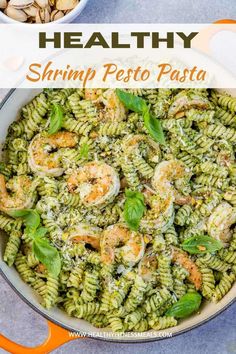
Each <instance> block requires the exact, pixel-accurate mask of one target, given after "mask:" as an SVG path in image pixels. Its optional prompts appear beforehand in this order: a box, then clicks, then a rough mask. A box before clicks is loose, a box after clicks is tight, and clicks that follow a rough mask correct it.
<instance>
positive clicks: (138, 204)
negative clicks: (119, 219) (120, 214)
mask: <svg viewBox="0 0 236 354" xmlns="http://www.w3.org/2000/svg"><path fill="white" fill-rule="evenodd" d="M125 196H126V200H125V207H124V219H125V221H126V223H127V225H128V227H129V228H130V229H131V230H134V231H137V230H138V228H139V224H140V220H141V219H142V217H143V214H144V212H145V210H146V206H145V204H144V196H143V194H142V193H140V192H135V191H131V190H129V189H126V190H125Z"/></svg>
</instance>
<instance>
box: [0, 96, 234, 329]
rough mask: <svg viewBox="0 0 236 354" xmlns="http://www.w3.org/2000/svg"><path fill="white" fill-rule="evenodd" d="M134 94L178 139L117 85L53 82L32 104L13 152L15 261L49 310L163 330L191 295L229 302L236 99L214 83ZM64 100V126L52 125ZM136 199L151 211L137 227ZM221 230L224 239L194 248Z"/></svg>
mask: <svg viewBox="0 0 236 354" xmlns="http://www.w3.org/2000/svg"><path fill="white" fill-rule="evenodd" d="M125 92H130V93H132V94H134V95H135V96H136V97H138V98H142V99H143V100H144V102H145V105H146V106H145V107H148V108H149V110H150V112H151V115H152V116H153V117H154V118H155V117H157V118H158V119H159V123H160V125H161V126H162V128H163V132H164V135H165V141H166V142H165V144H161V143H160V144H159V143H158V142H157V141H156V140H154V138H153V137H152V136H151V135H149V130H148V128H147V126H146V125H145V124H144V119H143V116H142V112H140V111H139V110H137V112H132V111H131V110H128V109H127V108H126V107H125V106H124V104H123V103H122V102H121V100H120V99H119V97H118V95H117V94H116V91H115V90H112V89H50V90H44V92H42V93H40V94H39V95H37V96H36V97H35V98H34V99H33V100H32V101H31V102H30V103H28V104H27V105H26V106H25V107H23V108H22V111H21V117H20V119H19V120H18V121H15V122H14V123H12V124H11V125H10V127H9V130H8V134H7V137H6V141H5V146H4V150H5V154H4V161H2V162H0V229H2V230H3V231H4V232H5V233H6V234H7V235H8V236H9V237H8V242H7V243H6V248H5V252H4V261H5V262H6V263H7V264H8V265H9V266H13V265H14V266H15V268H16V270H17V271H18V273H19V275H20V276H21V278H22V279H23V281H24V282H26V283H28V284H29V285H30V286H31V287H32V288H33V289H34V290H35V291H36V292H37V293H38V294H39V296H40V297H41V299H42V300H41V303H42V305H43V306H45V307H46V308H47V309H48V310H49V309H50V308H52V307H53V306H58V307H60V308H61V309H63V310H64V311H66V313H67V314H68V315H69V316H73V317H76V318H78V319H84V320H86V321H89V322H90V323H91V324H92V325H93V326H95V327H98V328H103V327H107V326H108V327H110V328H111V329H112V330H113V331H119V332H124V331H137V332H143V331H147V330H149V329H154V330H162V329H166V328H170V327H173V326H176V324H177V318H175V317H173V316H168V313H166V312H167V311H168V310H169V309H170V308H171V306H172V305H173V304H175V303H176V301H178V300H179V299H181V298H182V297H183V296H184V295H185V296H186V295H189V294H193V293H196V291H198V292H199V293H200V294H201V295H202V297H203V298H205V299H206V300H208V301H213V302H217V301H220V300H221V299H222V298H223V297H224V296H225V295H226V294H227V292H228V291H230V289H231V287H232V285H233V283H234V281H235V278H236V231H235V230H236V229H235V225H236V189H235V184H236V178H235V171H236V163H235V151H236V150H235V143H236V118H235V117H236V115H235V113H236V100H235V98H232V97H231V96H227V95H224V94H223V95H222V94H218V93H217V92H216V91H214V90H205V89H204V90H194V89H189V90H179V89H178V90H176V89H131V90H126V91H125ZM55 106H56V107H59V109H60V112H61V114H62V115H63V119H62V124H61V127H60V129H58V131H57V132H55V133H52V134H49V131H48V127H49V126H50V119H51V118H50V117H51V115H52V113H53V107H54V108H55ZM135 198H136V199H138V204H139V206H140V205H141V209H142V215H141V216H140V218H139V223H137V224H136V223H135V222H134V224H132V223H130V224H129V222H128V221H127V215H126V212H127V210H126V209H127V201H130V203H131V204H132V203H133V199H135ZM132 206H133V208H132V217H133V219H135V217H136V216H137V215H136V212H137V210H136V204H135V203H134V204H132ZM24 209H27V210H28V209H33V210H34V211H36V212H37V213H38V214H39V216H40V225H39V226H40V228H41V231H43V230H44V228H45V230H46V233H45V235H43V236H42V240H43V241H47V242H48V243H49V245H51V246H53V247H54V248H56V249H57V251H58V254H59V258H60V261H61V270H60V273H59V274H58V276H55V275H54V274H52V273H50V271H49V270H48V269H47V266H46V265H45V264H43V263H42V262H41V261H40V260H39V259H40V257H37V256H36V254H35V253H34V247H33V241H32V237H31V235H30V234H29V230H28V229H26V228H25V225H24V222H23V220H22V219H21V218H14V217H13V216H12V215H14V213H13V214H12V212H14V211H22V210H24ZM138 212H139V210H138ZM138 212H137V214H138ZM138 216H139V215H138ZM131 221H133V220H131ZM134 221H136V220H134ZM42 228H43V229H42ZM207 235H208V236H209V237H212V238H214V239H216V240H218V241H220V242H221V244H222V248H221V249H218V250H216V251H213V252H211V251H209V250H208V249H204V247H203V246H201V247H203V248H201V247H200V250H199V251H201V252H195V253H194V252H192V251H191V249H190V250H189V251H187V250H185V251H183V249H182V248H184V246H183V244H185V241H186V240H188V239H190V238H191V237H199V238H200V237H205V236H207Z"/></svg>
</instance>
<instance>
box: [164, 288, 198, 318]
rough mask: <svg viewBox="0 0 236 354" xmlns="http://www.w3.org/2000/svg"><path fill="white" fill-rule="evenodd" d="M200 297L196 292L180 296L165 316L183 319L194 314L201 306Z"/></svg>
mask: <svg viewBox="0 0 236 354" xmlns="http://www.w3.org/2000/svg"><path fill="white" fill-rule="evenodd" d="M201 301H202V297H201V295H200V294H199V293H197V292H192V293H187V294H185V295H184V296H182V297H181V298H180V299H179V301H177V302H176V303H175V304H174V305H173V306H172V307H171V308H170V309H169V310H168V311H167V312H166V313H165V315H166V316H173V317H176V318H184V317H187V316H189V315H191V314H192V313H193V312H196V311H197V310H198V309H199V307H200V305H201Z"/></svg>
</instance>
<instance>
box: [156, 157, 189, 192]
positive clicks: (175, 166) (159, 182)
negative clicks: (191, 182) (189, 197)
mask: <svg viewBox="0 0 236 354" xmlns="http://www.w3.org/2000/svg"><path fill="white" fill-rule="evenodd" d="M187 174H188V171H187V169H186V168H185V165H184V164H183V162H182V161H178V160H169V161H162V162H161V163H159V164H158V165H157V166H156V168H155V171H154V176H153V178H152V186H153V188H154V189H155V190H156V191H157V192H159V193H160V194H163V193H166V192H171V193H172V194H173V195H178V197H179V193H178V192H177V191H176V189H175V188H174V187H173V185H172V183H173V182H179V183H178V184H181V182H182V180H183V179H184V178H185V177H186V176H187Z"/></svg>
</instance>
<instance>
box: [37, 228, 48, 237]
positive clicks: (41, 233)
mask: <svg viewBox="0 0 236 354" xmlns="http://www.w3.org/2000/svg"><path fill="white" fill-rule="evenodd" d="M47 232H48V229H47V228H46V227H39V228H38V229H37V230H35V232H34V236H35V237H44V236H45V235H46V233H47Z"/></svg>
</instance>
